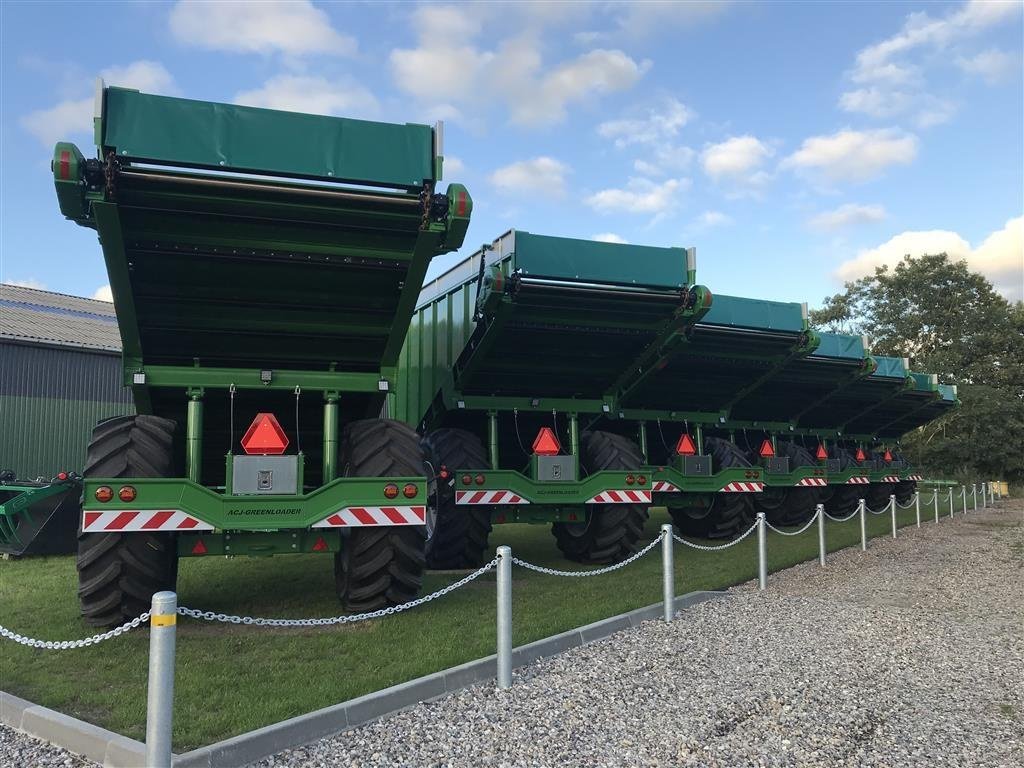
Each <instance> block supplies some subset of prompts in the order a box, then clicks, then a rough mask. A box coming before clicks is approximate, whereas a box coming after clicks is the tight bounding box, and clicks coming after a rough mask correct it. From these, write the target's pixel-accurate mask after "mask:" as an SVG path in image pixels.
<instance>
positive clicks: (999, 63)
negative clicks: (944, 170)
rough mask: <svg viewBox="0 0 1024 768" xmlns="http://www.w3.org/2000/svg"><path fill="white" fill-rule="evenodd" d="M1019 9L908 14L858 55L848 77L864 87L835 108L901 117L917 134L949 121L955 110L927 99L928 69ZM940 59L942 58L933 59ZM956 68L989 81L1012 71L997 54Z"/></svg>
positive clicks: (985, 3)
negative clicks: (919, 129)
mask: <svg viewBox="0 0 1024 768" xmlns="http://www.w3.org/2000/svg"><path fill="white" fill-rule="evenodd" d="M1019 8H1020V4H1019V3H1014V2H999V1H998V0H996V1H993V0H970V1H969V2H967V3H964V4H963V5H962V6H960V7H959V8H958V9H956V10H954V11H951V12H950V13H948V14H946V15H945V16H944V17H942V18H932V17H931V16H929V15H928V14H927V13H923V12H915V13H911V14H909V15H908V16H907V17H906V20H905V21H904V23H903V27H902V28H901V29H900V31H899V32H897V33H896V34H895V35H892V36H890V37H888V38H886V39H884V40H882V41H880V42H878V43H875V44H873V45H869V46H867V47H865V48H863V49H861V50H860V51H859V52H858V53H857V57H856V61H855V63H854V67H853V70H852V71H851V72H850V73H849V77H850V80H852V81H853V82H854V83H858V84H860V85H862V86H865V87H863V88H858V89H855V90H851V91H847V92H846V93H844V94H842V96H841V97H840V100H839V106H840V108H841V109H843V110H844V111H846V112H861V113H864V114H867V115H869V116H871V117H876V118H880V119H888V118H890V117H893V116H895V115H898V114H906V115H908V116H910V117H912V118H913V119H914V120H915V122H916V123H917V125H918V126H920V127H922V128H925V127H928V126H931V125H936V124H938V123H940V122H945V121H947V120H949V119H950V118H951V117H952V115H953V113H954V112H955V110H956V107H955V105H954V104H952V103H950V102H948V101H947V100H944V99H941V98H939V97H938V96H935V95H934V94H931V93H928V91H927V88H926V86H927V83H926V79H927V78H926V74H927V69H928V66H929V65H931V64H932V63H933V62H935V61H945V60H948V58H949V55H948V54H946V53H945V51H946V49H948V48H949V47H951V46H956V45H959V44H962V43H963V42H965V41H967V40H969V39H970V38H971V37H973V36H976V35H977V34H979V33H980V32H982V31H983V30H985V29H988V28H989V27H992V26H995V25H996V24H999V23H1002V22H1004V21H1006V20H1008V19H1009V18H1011V17H1012V16H1014V15H1016V14H1017V13H1018V12H1019ZM940 53H941V54H943V55H937V54H940ZM957 63H958V64H959V65H960V66H961V68H962V69H964V71H966V72H970V73H975V74H980V75H982V76H984V77H986V78H989V79H991V78H992V77H993V76H994V75H993V72H994V71H995V70H1001V69H1002V68H1004V67H1006V66H1007V65H1008V64H1010V65H1011V66H1012V62H1006V61H1004V60H1003V58H1002V56H1001V55H1000V52H998V51H995V52H986V53H983V54H979V55H978V56H975V57H973V58H969V59H965V58H963V57H960V59H958V62H957Z"/></svg>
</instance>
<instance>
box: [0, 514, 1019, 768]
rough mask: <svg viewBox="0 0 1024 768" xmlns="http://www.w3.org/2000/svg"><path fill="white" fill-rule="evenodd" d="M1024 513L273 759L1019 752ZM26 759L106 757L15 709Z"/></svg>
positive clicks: (475, 762)
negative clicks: (59, 737)
mask: <svg viewBox="0 0 1024 768" xmlns="http://www.w3.org/2000/svg"><path fill="white" fill-rule="evenodd" d="M1022 519H1024V503H1022V502H1021V501H1012V502H1008V503H1004V504H1003V505H1002V506H1001V507H1000V509H999V510H998V511H995V512H992V511H988V512H982V511H980V510H979V512H978V513H977V514H972V515H971V516H969V517H967V518H962V517H957V518H956V519H955V521H954V522H953V523H950V522H949V521H948V520H946V519H944V520H943V521H942V524H940V525H939V526H934V524H925V525H924V527H922V529H921V530H920V531H915V530H913V529H904V530H903V531H901V533H900V537H899V538H898V539H897V540H895V541H892V540H891V539H883V538H880V539H876V540H874V541H873V542H871V543H870V545H869V550H868V552H867V553H862V552H860V551H859V550H858V549H856V548H851V549H848V550H845V551H843V552H839V553H836V554H834V555H830V556H829V563H828V568H826V569H825V571H824V572H823V571H821V570H820V569H819V568H818V566H817V563H816V562H813V563H808V564H804V565H800V566H797V567H795V568H791V569H789V570H788V571H785V572H783V573H780V574H775V575H771V576H769V588H768V590H767V591H766V592H765V593H763V594H760V593H758V592H757V590H756V589H755V587H754V585H753V584H748V585H743V586H741V587H737V588H736V589H734V590H733V597H732V598H731V599H730V600H728V601H715V602H711V603H703V604H700V605H697V606H695V607H693V608H690V609H688V610H687V611H685V612H684V613H683V614H681V616H680V617H679V618H677V619H676V621H675V622H673V623H672V624H671V625H665V624H663V623H660V622H649V623H647V624H645V625H644V626H643V627H641V628H639V629H636V630H627V631H624V632H620V633H618V634H616V635H614V636H613V637H610V638H607V639H605V640H601V641H598V642H596V643H593V644H591V645H588V646H586V647H585V648H582V649H578V650H574V651H571V652H569V653H566V654H563V655H561V656H558V657H555V658H552V659H548V660H546V661H542V662H540V663H538V664H535V665H533V666H531V667H529V668H527V669H523V670H518V671H517V672H516V673H515V682H514V686H513V688H512V689H511V690H508V691H497V690H496V689H495V687H494V686H493V684H483V685H477V686H474V687H472V688H467V689H466V690H464V691H460V692H458V693H455V694H453V695H451V696H447V697H445V698H443V699H441V700H439V701H436V702H433V703H429V704H421V705H419V706H417V707H414V708H412V709H410V710H407V711H405V712H401V713H399V714H397V715H394V716H392V717H389V718H386V719H384V720H382V721H379V722H377V723H374V724H371V725H368V726H364V727H362V728H358V729H355V730H353V731H349V732H347V733H344V734H341V735H339V736H336V737H333V738H330V739H325V740H323V741H320V742H317V743H315V744H311V745H309V746H306V747H303V748H300V749H294V750H289V751H286V752H283V753H281V754H279V755H276V756H274V757H272V758H268V759H266V760H264V761H261V762H260V763H257V764H256V765H257V766H260V768H281V767H283V766H288V767H297V766H309V767H310V768H313V767H323V768H327V767H328V766H339V765H352V766H360V768H371V767H372V766H389V767H390V766H410V767H412V766H415V767H416V768H419V767H420V766H437V767H438V768H440V767H442V766H460V767H461V766H495V767H501V768H511V767H512V766H556V765H557V766H602V767H603V766H624V767H625V766H629V767H630V768H632V767H633V766H668V765H671V766H709V767H716V766H723V767H724V766H921V767H922V768H924V767H926V766H927V768H932V766H971V768H974V767H975V766H977V767H979V768H980V767H983V766H1007V767H1008V766H1014V767H1019V766H1021V765H1024V526H1022ZM850 524H851V525H853V524H856V521H853V522H851V523H850ZM769 535H770V536H771V535H772V534H769ZM809 535H813V534H809ZM679 556H680V555H677V558H678V557H679ZM682 556H683V557H686V556H695V555H692V554H691V555H682ZM8 765H10V766H75V768H78V767H79V766H86V765H92V764H91V763H89V762H88V761H85V760H83V759H81V758H79V757H77V756H75V755H72V754H70V753H68V752H65V751H64V750H61V749H58V748H56V747H53V746H50V745H49V744H46V743H45V742H42V741H39V740H37V739H33V738H31V737H29V736H27V735H25V734H22V733H19V732H17V731H13V730H11V729H10V728H7V727H6V726H2V725H0V766H8Z"/></svg>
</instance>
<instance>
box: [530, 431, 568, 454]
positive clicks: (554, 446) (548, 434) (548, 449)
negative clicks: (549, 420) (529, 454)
mask: <svg viewBox="0 0 1024 768" xmlns="http://www.w3.org/2000/svg"><path fill="white" fill-rule="evenodd" d="M533 452H534V453H535V454H537V455H538V456H557V455H558V454H559V453H561V452H562V446H561V445H559V443H558V438H557V437H555V433H554V432H552V431H551V428H550V427H541V428H540V432H538V433H537V437H535V438H534V440H533Z"/></svg>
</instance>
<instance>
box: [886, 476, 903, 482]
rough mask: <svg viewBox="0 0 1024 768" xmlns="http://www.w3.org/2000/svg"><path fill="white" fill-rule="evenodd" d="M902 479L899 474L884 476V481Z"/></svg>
mask: <svg viewBox="0 0 1024 768" xmlns="http://www.w3.org/2000/svg"><path fill="white" fill-rule="evenodd" d="M899 481H900V476H899V475H886V476H885V477H883V478H882V482H883V483H898V482H899Z"/></svg>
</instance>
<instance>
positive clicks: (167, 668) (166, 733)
mask: <svg viewBox="0 0 1024 768" xmlns="http://www.w3.org/2000/svg"><path fill="white" fill-rule="evenodd" d="M177 618H178V596H177V595H176V594H175V593H174V592H157V593H156V594H155V595H153V602H152V607H151V608H150V611H149V627H150V628H149V685H148V687H147V689H146V765H148V766H151V768H171V718H172V717H173V715H174V646H175V639H176V630H177Z"/></svg>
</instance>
